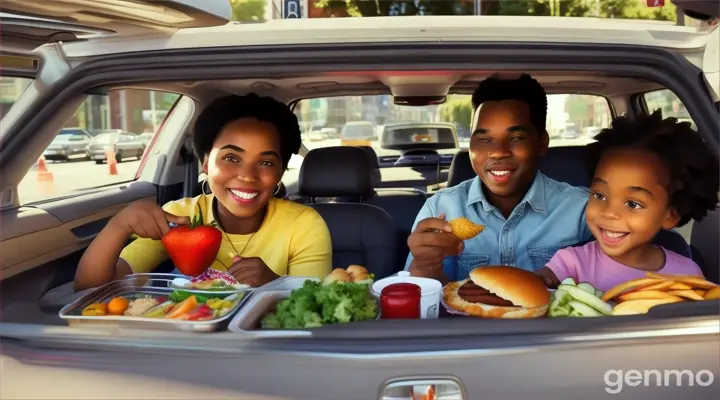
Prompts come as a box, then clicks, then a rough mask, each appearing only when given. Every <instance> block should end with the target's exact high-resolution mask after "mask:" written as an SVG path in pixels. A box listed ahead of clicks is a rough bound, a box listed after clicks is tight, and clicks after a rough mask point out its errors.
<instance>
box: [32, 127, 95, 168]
mask: <svg viewBox="0 0 720 400" xmlns="http://www.w3.org/2000/svg"><path fill="white" fill-rule="evenodd" d="M92 139H93V137H92V136H91V135H90V134H89V133H88V132H87V131H86V130H84V129H81V128H64V129H62V130H60V132H58V134H57V136H55V139H53V141H52V142H50V146H48V148H47V149H46V150H45V151H44V152H43V156H45V159H46V160H53V161H68V160H69V159H70V157H73V156H77V155H83V154H85V147H87V145H88V144H89V143H90V141H92Z"/></svg>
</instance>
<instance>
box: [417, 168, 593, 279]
mask: <svg viewBox="0 0 720 400" xmlns="http://www.w3.org/2000/svg"><path fill="white" fill-rule="evenodd" d="M481 186H482V182H481V181H480V178H478V177H475V178H473V179H469V180H467V181H465V182H461V183H460V184H458V185H457V186H454V187H451V188H447V189H442V190H440V191H438V192H437V193H436V194H435V195H434V196H433V197H431V198H429V199H428V200H427V201H426V202H425V205H424V206H423V208H422V209H421V210H420V212H419V213H418V216H417V218H416V219H415V223H414V224H413V230H415V227H416V226H417V224H418V222H420V221H422V220H423V219H425V218H429V217H437V216H439V215H440V214H442V213H445V214H446V216H447V218H446V219H447V220H448V221H449V220H452V219H454V218H459V217H466V218H468V219H469V220H471V221H473V222H475V223H478V224H484V225H485V230H483V231H482V233H480V234H479V235H477V236H475V237H474V238H472V239H470V240H466V241H465V248H464V250H463V252H462V253H461V254H460V255H458V256H456V257H446V258H445V260H443V271H444V272H445V275H446V276H447V277H448V279H450V280H451V281H459V280H463V279H466V278H467V277H468V275H469V274H470V271H472V270H473V269H474V268H476V267H482V266H488V265H512V266H515V267H519V268H523V269H526V270H528V271H535V270H537V269H540V268H542V267H544V266H545V264H546V263H547V262H548V261H549V260H550V258H551V257H552V256H553V255H554V254H555V252H556V251H558V250H559V249H562V248H564V247H568V246H571V245H574V244H577V243H580V242H584V241H586V240H590V239H591V238H592V235H591V233H590V230H589V229H588V227H587V224H586V223H585V206H586V204H587V201H588V197H589V191H588V190H587V189H586V188H580V187H575V186H571V185H569V184H567V183H563V182H558V181H555V180H553V179H550V178H548V177H547V176H545V175H543V174H542V173H540V172H538V173H537V175H536V176H535V180H534V181H533V183H532V185H531V186H530V190H529V191H528V192H527V194H526V195H525V198H523V200H522V201H521V202H520V203H519V204H518V205H517V206H516V207H515V209H514V210H513V211H512V213H511V214H510V217H509V218H507V219H505V217H503V215H502V213H501V212H500V211H499V210H498V209H497V208H495V207H494V206H493V205H491V204H490V202H489V201H488V200H487V199H486V198H485V194H484V193H483V191H482V188H481ZM411 261H412V254H410V255H408V258H407V262H406V263H405V269H406V270H407V269H409V268H410V262H411Z"/></svg>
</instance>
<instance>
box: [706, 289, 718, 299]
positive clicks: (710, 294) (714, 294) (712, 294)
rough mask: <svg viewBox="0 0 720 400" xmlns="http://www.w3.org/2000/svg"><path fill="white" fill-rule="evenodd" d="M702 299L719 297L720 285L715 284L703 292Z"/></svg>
mask: <svg viewBox="0 0 720 400" xmlns="http://www.w3.org/2000/svg"><path fill="white" fill-rule="evenodd" d="M703 299H704V300H717V299H720V286H716V287H714V288H712V289H710V290H708V291H707V293H705V296H703Z"/></svg>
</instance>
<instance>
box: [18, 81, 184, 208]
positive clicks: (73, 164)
mask: <svg viewBox="0 0 720 400" xmlns="http://www.w3.org/2000/svg"><path fill="white" fill-rule="evenodd" d="M179 98H180V95H177V94H174V93H163V92H157V91H150V90H139V89H125V90H111V91H110V92H108V94H107V95H102V96H88V97H87V98H86V99H85V101H84V102H83V103H82V104H81V105H80V107H79V108H78V110H77V111H76V112H75V114H74V115H73V116H72V117H71V118H70V120H68V121H67V122H66V123H65V127H64V128H63V129H61V130H60V132H58V134H57V136H56V137H55V139H53V141H52V142H51V143H50V144H49V145H48V147H47V149H45V151H44V152H43V155H42V156H41V157H40V159H38V161H37V162H36V163H35V165H34V166H33V167H32V168H31V170H30V171H28V173H27V175H26V176H25V178H24V179H23V180H22V182H21V183H20V185H19V186H18V196H19V198H20V204H27V203H32V202H37V201H46V200H51V199H55V198H59V197H64V196H72V195H75V194H80V193H82V192H83V191H86V190H91V189H94V188H101V187H104V186H107V185H112V184H117V183H122V182H129V181H132V180H134V179H135V175H136V173H137V171H138V167H139V166H140V160H141V158H142V157H143V154H144V152H145V150H146V143H144V142H143V141H142V140H138V139H137V138H139V137H140V135H141V134H143V133H146V134H149V135H150V138H152V135H153V134H154V132H155V131H156V130H157V128H158V127H160V125H161V123H162V122H163V119H164V118H165V116H166V115H167V113H168V110H170V108H171V107H172V106H173V104H175V102H176V101H177V100H178V99H179ZM148 142H149V140H148Z"/></svg>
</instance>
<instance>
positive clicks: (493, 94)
mask: <svg viewBox="0 0 720 400" xmlns="http://www.w3.org/2000/svg"><path fill="white" fill-rule="evenodd" d="M502 100H517V101H522V102H523V103H525V104H527V105H528V108H529V109H530V122H532V124H533V126H534V127H535V129H536V130H537V131H538V133H540V134H542V133H544V132H545V123H546V121H547V94H546V93H545V89H544V88H543V87H542V85H541V84H540V83H539V82H538V81H536V80H535V79H533V78H532V77H531V76H530V75H528V74H522V75H520V77H519V78H517V79H506V78H502V77H500V76H499V75H493V76H491V77H489V78H487V79H485V80H484V81H482V82H480V83H479V84H478V86H477V88H476V89H475V92H474V93H473V95H472V105H473V111H475V110H477V108H478V107H479V106H480V104H482V103H485V102H486V101H502Z"/></svg>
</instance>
